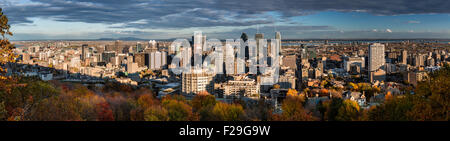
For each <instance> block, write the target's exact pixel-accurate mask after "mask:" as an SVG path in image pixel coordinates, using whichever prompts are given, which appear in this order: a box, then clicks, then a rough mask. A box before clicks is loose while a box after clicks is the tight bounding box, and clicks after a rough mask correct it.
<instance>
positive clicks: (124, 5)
mask: <svg viewBox="0 0 450 141" xmlns="http://www.w3.org/2000/svg"><path fill="white" fill-rule="evenodd" d="M0 7H1V8H2V9H3V13H4V14H6V15H7V16H8V18H9V23H10V24H11V31H12V32H13V33H14V35H13V36H12V37H8V38H10V39H11V40H47V39H49V40H51V39H99V38H122V37H135V38H141V39H175V38H190V37H191V36H192V35H193V33H194V31H201V32H203V34H204V35H206V36H207V37H208V38H217V39H236V38H239V37H240V35H241V34H242V33H243V32H245V33H247V35H249V36H250V37H254V34H255V33H257V32H259V33H264V34H265V38H274V35H275V33H274V32H275V31H279V32H281V34H282V38H283V39H355V38H369V39H380V38H382V39H399V38H446V39H449V38H450V1H449V0H377V1H374V0H248V1H242V0H0Z"/></svg>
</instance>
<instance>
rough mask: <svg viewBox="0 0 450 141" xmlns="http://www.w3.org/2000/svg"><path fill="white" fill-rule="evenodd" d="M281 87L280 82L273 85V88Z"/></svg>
mask: <svg viewBox="0 0 450 141" xmlns="http://www.w3.org/2000/svg"><path fill="white" fill-rule="evenodd" d="M280 87H281V86H280V85H279V84H274V85H273V89H280Z"/></svg>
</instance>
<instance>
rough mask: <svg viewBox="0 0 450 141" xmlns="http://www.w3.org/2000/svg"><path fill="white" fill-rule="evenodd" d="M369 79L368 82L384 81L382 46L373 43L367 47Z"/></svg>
mask: <svg viewBox="0 0 450 141" xmlns="http://www.w3.org/2000/svg"><path fill="white" fill-rule="evenodd" d="M368 59H369V67H368V71H369V79H370V82H374V81H375V80H378V81H384V79H385V77H386V73H385V72H384V70H383V69H384V65H385V63H386V61H385V58H384V45H383V44H380V43H374V44H371V45H369V58H368Z"/></svg>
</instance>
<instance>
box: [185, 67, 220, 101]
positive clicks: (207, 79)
mask: <svg viewBox="0 0 450 141" xmlns="http://www.w3.org/2000/svg"><path fill="white" fill-rule="evenodd" d="M213 77H214V73H211V71H207V70H205V69H200V68H195V69H194V68H193V69H191V71H190V72H183V74H182V77H181V78H182V80H181V85H182V86H181V93H182V94H184V95H194V94H198V93H199V92H201V91H207V92H208V93H213V90H214V82H213Z"/></svg>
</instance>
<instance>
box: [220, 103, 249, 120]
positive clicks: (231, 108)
mask: <svg viewBox="0 0 450 141" xmlns="http://www.w3.org/2000/svg"><path fill="white" fill-rule="evenodd" d="M212 114H213V117H214V119H213V120H219V121H240V120H243V119H244V114H245V113H244V109H243V108H242V106H241V105H239V104H226V103H222V102H219V103H216V105H215V106H214V108H213V110H212Z"/></svg>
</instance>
